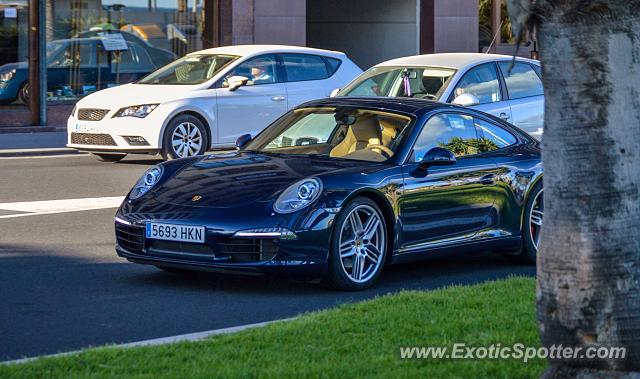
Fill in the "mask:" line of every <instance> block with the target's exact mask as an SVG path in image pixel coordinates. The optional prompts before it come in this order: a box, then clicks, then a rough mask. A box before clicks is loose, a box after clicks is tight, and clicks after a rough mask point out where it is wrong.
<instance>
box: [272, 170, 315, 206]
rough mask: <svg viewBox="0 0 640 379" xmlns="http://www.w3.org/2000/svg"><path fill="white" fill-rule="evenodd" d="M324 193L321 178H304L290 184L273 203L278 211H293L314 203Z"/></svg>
mask: <svg viewBox="0 0 640 379" xmlns="http://www.w3.org/2000/svg"><path fill="white" fill-rule="evenodd" d="M320 193H322V182H321V181H320V179H317V178H312V179H304V180H301V181H299V182H296V183H294V184H293V185H291V186H289V188H287V189H286V190H284V192H282V194H280V196H278V200H276V202H275V203H274V204H273V209H274V210H275V211H276V212H278V213H291V212H295V211H298V210H300V209H302V208H304V207H306V206H308V205H309V204H311V203H313V202H314V201H315V200H316V199H317V198H318V196H320Z"/></svg>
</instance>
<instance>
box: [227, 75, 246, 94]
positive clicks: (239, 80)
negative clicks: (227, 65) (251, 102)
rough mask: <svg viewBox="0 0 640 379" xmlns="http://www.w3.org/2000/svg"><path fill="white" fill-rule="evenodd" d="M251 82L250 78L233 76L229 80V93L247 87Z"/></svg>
mask: <svg viewBox="0 0 640 379" xmlns="http://www.w3.org/2000/svg"><path fill="white" fill-rule="evenodd" d="M248 81H249V78H247V77H246V76H239V75H236V76H232V77H230V78H227V84H228V85H229V91H235V90H237V89H238V88H240V87H242V86H244V85H247V82H248Z"/></svg>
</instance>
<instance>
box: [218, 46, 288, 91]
mask: <svg viewBox="0 0 640 379" xmlns="http://www.w3.org/2000/svg"><path fill="white" fill-rule="evenodd" d="M232 76H244V77H247V78H249V82H247V85H248V86H252V85H259V84H273V83H278V82H280V81H281V80H280V78H278V61H277V60H276V56H275V55H273V54H269V55H261V56H259V57H255V58H251V59H249V60H247V61H246V62H243V63H241V64H240V65H239V66H238V67H236V68H234V69H233V70H231V71H230V72H229V73H228V74H227V75H226V76H225V78H230V77H232ZM222 86H223V87H225V83H223V84H222Z"/></svg>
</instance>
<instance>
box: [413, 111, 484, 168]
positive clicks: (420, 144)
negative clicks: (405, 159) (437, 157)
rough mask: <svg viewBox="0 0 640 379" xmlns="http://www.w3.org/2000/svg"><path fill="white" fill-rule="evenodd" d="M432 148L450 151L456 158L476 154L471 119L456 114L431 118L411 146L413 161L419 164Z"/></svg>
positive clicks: (474, 133) (475, 141)
mask: <svg viewBox="0 0 640 379" xmlns="http://www.w3.org/2000/svg"><path fill="white" fill-rule="evenodd" d="M434 147H443V148H445V149H448V150H451V151H452V152H453V153H454V154H455V155H456V156H457V157H461V156H465V155H472V154H477V153H478V152H479V150H478V136H477V134H476V129H475V127H474V125H473V117H471V116H467V115H462V114H457V113H440V114H436V115H434V116H432V117H431V118H430V119H429V120H428V121H427V122H426V123H425V124H424V127H423V128H422V131H421V132H420V135H419V136H418V139H417V140H416V143H415V145H414V146H413V151H414V154H413V161H414V162H420V161H421V160H422V158H423V157H424V155H425V154H426V153H427V151H429V150H431V149H432V148H434Z"/></svg>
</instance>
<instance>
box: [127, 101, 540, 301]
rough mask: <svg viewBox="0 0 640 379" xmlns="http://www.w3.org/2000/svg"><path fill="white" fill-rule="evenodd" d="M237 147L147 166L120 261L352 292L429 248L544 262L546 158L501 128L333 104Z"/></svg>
mask: <svg viewBox="0 0 640 379" xmlns="http://www.w3.org/2000/svg"><path fill="white" fill-rule="evenodd" d="M248 111H250V110H248ZM237 147H238V151H237V152H233V153H218V154H212V155H208V156H201V157H193V158H185V159H178V160H174V161H170V162H166V163H162V164H160V165H158V166H155V167H152V168H151V169H149V170H148V171H147V172H146V173H145V174H144V175H143V176H142V178H140V180H139V181H138V183H137V184H136V185H135V187H134V188H133V189H132V190H131V192H130V193H129V195H128V196H127V198H126V199H125V201H124V202H123V204H122V205H121V207H120V209H118V212H117V214H116V220H115V228H116V240H117V246H116V250H117V252H118V255H120V256H121V257H124V258H126V259H128V260H130V261H132V262H137V263H145V264H151V265H155V266H157V267H159V268H162V269H164V270H168V271H185V270H214V271H216V270H223V271H224V270H226V271H229V270H233V271H245V272H259V273H276V274H285V275H293V276H298V277H304V278H312V277H315V278H323V279H324V280H325V281H326V282H327V283H328V284H330V285H332V286H333V287H336V288H340V289H346V290H358V289H363V288H366V287H369V286H371V285H372V284H373V283H374V282H375V281H376V279H377V278H378V276H379V275H380V273H381V271H382V268H383V267H384V265H386V264H392V263H398V262H403V261H407V260H411V259H416V258H420V257H421V256H424V255H425V253H429V252H434V251H448V250H456V249H457V250H461V249H463V250H471V249H474V250H475V249H479V250H493V251H500V252H503V253H504V254H509V255H513V256H515V257H517V258H518V259H519V260H521V261H523V262H528V263H535V257H536V250H537V245H538V240H539V236H540V228H541V225H542V218H543V211H544V204H543V200H542V164H541V159H540V149H539V146H538V142H536V140H534V139H533V138H531V137H530V136H528V135H527V134H526V133H524V132H522V131H520V130H518V129H516V128H515V127H513V126H511V125H510V124H508V123H505V122H503V121H502V120H500V119H498V118H495V117H492V116H490V115H487V114H485V113H482V112H477V111H474V110H471V109H467V108H461V107H457V106H453V105H448V104H441V103H435V102H430V101H426V100H417V99H416V100H414V99H393V98H333V99H324V100H316V101H311V102H308V103H305V104H303V105H301V106H299V107H297V108H296V109H294V110H292V111H290V112H288V113H286V114H285V115H284V116H282V117H281V118H279V119H278V120H276V121H275V122H274V123H273V124H271V125H270V126H269V127H267V128H266V129H265V130H263V131H262V132H261V133H260V134H258V135H257V136H255V138H251V137H250V136H242V137H240V138H239V139H238V143H237Z"/></svg>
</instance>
